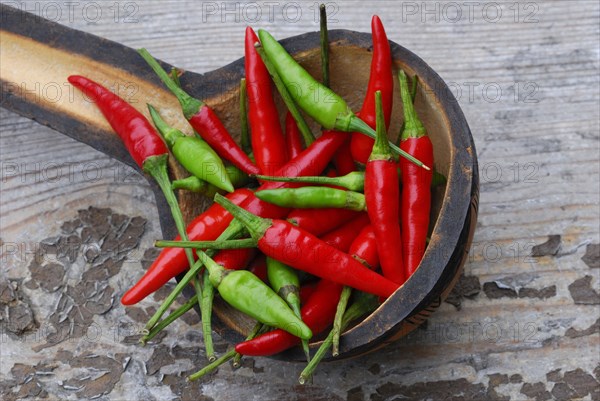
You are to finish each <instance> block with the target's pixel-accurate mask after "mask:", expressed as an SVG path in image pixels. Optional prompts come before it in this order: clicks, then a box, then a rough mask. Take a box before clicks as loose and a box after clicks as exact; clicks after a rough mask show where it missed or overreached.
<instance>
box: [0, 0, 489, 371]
mask: <svg viewBox="0 0 600 401" xmlns="http://www.w3.org/2000/svg"><path fill="white" fill-rule="evenodd" d="M0 15H1V16H2V24H1V27H0V43H1V45H0V59H1V60H2V62H1V63H0V81H1V91H0V95H1V97H0V99H1V103H0V105H1V106H2V107H4V108H7V109H9V110H11V111H14V112H16V113H19V114H21V115H23V116H25V117H28V118H31V119H33V120H35V121H37V122H39V123H41V124H43V125H47V126H49V127H51V128H53V129H55V130H57V131H59V132H62V133H64V134H66V135H68V136H70V137H72V138H75V139H77V140H78V141H81V142H84V143H86V144H88V145H90V146H92V147H94V148H95V149H97V150H99V151H101V152H104V153H106V154H108V155H110V156H111V157H113V158H115V159H117V160H120V161H122V162H124V163H126V164H129V165H131V166H134V167H136V165H135V164H134V162H133V160H132V159H131V157H130V156H129V154H128V153H127V150H126V149H125V148H124V146H123V145H122V143H121V141H120V139H119V137H118V136H117V135H116V134H115V133H114V132H113V131H112V129H111V128H110V126H109V125H108V123H107V122H106V121H105V120H104V118H103V116H102V115H101V114H100V112H99V111H97V109H96V108H95V106H94V105H93V104H92V103H90V102H88V101H87V100H85V99H84V97H83V96H82V95H81V93H79V91H77V90H75V89H74V88H73V87H72V86H71V85H70V84H69V83H68V82H67V77H68V76H69V75H71V74H80V75H84V76H87V77H89V78H92V79H94V80H95V81H98V82H99V83H101V84H103V85H105V86H107V87H109V88H111V89H112V90H114V91H115V92H117V93H118V94H119V95H120V96H121V97H124V98H125V99H126V100H128V101H129V102H130V103H132V104H134V105H135V107H136V108H138V109H139V110H140V111H141V112H142V113H144V114H145V115H148V112H147V109H146V103H152V104H154V105H156V106H159V107H160V110H161V114H163V115H164V116H165V119H166V120H167V122H169V123H170V124H172V125H174V126H176V127H178V128H180V129H182V130H184V131H187V132H190V133H191V130H190V128H189V127H188V125H187V122H186V121H185V120H184V119H183V116H182V114H181V110H180V107H179V103H178V102H177V100H176V99H175V97H174V96H172V95H171V94H170V93H169V92H168V91H167V89H166V88H164V86H163V85H162V84H161V83H160V81H159V80H158V78H156V77H155V76H154V73H153V72H152V71H151V69H150V68H149V67H148V66H147V65H146V63H145V61H144V60H143V59H142V58H141V57H140V56H139V55H138V54H137V52H136V51H135V50H133V49H130V48H128V47H125V46H123V45H120V44H118V43H115V42H111V41H109V40H106V39H102V38H99V37H97V36H94V35H90V34H87V33H84V32H80V31H76V30H73V29H70V28H67V27H64V26H61V25H59V24H56V23H53V22H50V21H47V20H44V19H42V18H39V17H37V16H34V15H32V14H28V13H25V12H22V11H19V10H16V9H14V8H11V7H8V6H6V5H0ZM329 39H330V43H331V77H332V82H331V84H332V87H333V88H334V90H335V91H336V92H337V93H339V94H340V95H342V96H343V97H344V98H345V99H346V100H347V101H348V102H349V104H350V106H351V107H353V108H354V109H358V107H359V105H360V104H361V102H362V98H363V96H364V90H365V88H366V87H367V82H368V76H369V67H370V63H371V53H370V50H369V49H370V47H371V35H369V34H364V33H358V32H353V31H346V30H332V31H330V33H329ZM281 43H282V44H283V45H284V47H285V48H286V49H287V50H288V51H289V52H290V53H291V54H292V55H294V57H295V58H296V59H297V60H298V61H299V62H300V63H301V64H302V65H303V66H304V67H305V68H307V70H308V71H309V72H311V73H312V74H313V75H314V76H317V77H318V76H320V72H319V71H320V53H319V34H318V32H314V33H307V34H303V35H299V36H295V37H292V38H288V39H285V40H283V41H282V42H281ZM391 47H392V53H393V58H394V62H395V67H396V68H402V69H404V70H405V71H406V72H407V74H408V75H409V76H413V75H415V74H416V75H418V76H419V82H420V87H419V91H418V94H417V99H416V108H417V112H418V113H419V115H420V116H421V118H422V120H423V121H424V124H425V126H426V128H427V131H428V132H429V133H430V136H431V139H432V141H433V144H434V149H435V160H436V165H435V167H436V169H437V171H439V172H440V173H442V174H443V175H445V176H446V177H447V185H446V187H445V188H442V189H441V190H439V191H438V192H437V193H434V197H433V210H432V222H434V226H433V232H432V235H431V241H430V243H429V246H428V248H427V251H426V253H425V256H424V259H423V261H422V263H421V266H420V267H419V269H418V270H417V272H416V273H415V274H414V275H413V276H412V277H411V278H410V279H409V280H408V281H407V282H406V283H405V284H404V285H403V287H402V288H401V289H400V290H399V291H397V292H396V293H395V294H394V295H393V296H392V297H390V298H389V299H388V300H387V301H386V302H385V303H384V304H382V305H381V306H380V308H379V309H378V310H377V311H376V312H374V313H373V314H371V315H370V316H369V317H367V318H365V319H364V320H363V321H362V322H360V323H359V324H357V325H356V326H355V327H353V328H352V329H350V330H348V331H346V332H345V333H344V334H343V336H342V338H341V343H340V357H342V358H343V357H349V356H355V355H359V354H362V353H365V352H370V351H373V350H375V349H377V348H380V347H382V346H384V345H385V344H387V343H390V342H392V341H394V340H396V339H397V338H399V337H401V336H402V335H405V334H406V333H408V332H409V331H411V330H412V329H414V328H416V327H417V326H418V325H419V324H421V323H422V322H423V321H424V320H425V319H426V318H427V317H428V316H429V315H430V314H431V312H432V311H433V310H434V309H436V308H437V307H438V306H439V305H440V304H441V302H442V300H443V299H444V298H445V297H446V295H447V294H448V293H449V292H450V290H451V288H452V287H453V285H454V283H455V282H456V280H457V278H458V276H459V273H460V270H461V268H462V265H463V264H464V262H465V260H466V257H467V255H468V249H469V246H470V243H471V239H472V235H473V232H474V228H475V222H476V217H477V201H478V175H477V159H476V155H475V147H474V145H473V139H472V137H471V133H470V131H469V127H468V125H467V122H466V120H465V118H464V115H463V113H462V111H461V110H460V107H459V106H458V102H457V101H456V99H454V97H453V96H452V93H451V91H450V90H449V89H448V87H447V86H446V84H445V83H444V81H443V80H442V79H441V78H440V77H439V76H438V75H437V74H436V73H435V71H433V70H432V69H431V68H430V67H429V66H428V65H427V64H426V63H425V62H423V61H422V60H421V59H420V58H419V57H417V56H416V55H415V54H413V53H411V52H410V51H408V50H407V49H405V48H403V47H401V46H399V45H397V44H395V43H393V42H392V43H391ZM163 67H164V68H165V69H167V70H169V69H170V66H169V65H167V64H165V63H163ZM243 75H244V60H243V59H240V60H237V61H235V62H233V63H231V64H229V65H227V66H225V67H222V68H220V69H218V70H215V71H212V72H209V73H206V74H202V75H200V74H196V73H193V72H185V73H184V74H183V75H182V76H181V83H182V86H183V88H184V89H185V90H186V91H187V92H188V93H189V94H191V95H192V96H194V97H197V98H199V99H201V100H203V101H205V102H206V103H207V104H208V105H210V106H211V107H212V108H214V109H215V111H216V112H217V114H218V115H219V116H220V118H221V119H222V121H223V123H224V124H225V126H226V127H227V128H228V129H229V130H230V132H232V133H233V134H234V135H235V133H237V132H238V131H239V116H238V113H237V110H238V95H239V92H238V86H239V80H240V78H242V77H243ZM397 92H398V94H397V97H396V98H395V99H394V103H395V105H396V107H395V108H394V113H393V115H392V121H393V123H392V126H391V128H390V130H389V132H391V133H392V134H394V135H395V133H397V132H398V129H399V126H400V124H401V122H402V109H401V106H400V105H401V102H400V98H399V91H397ZM279 106H280V107H281V108H280V110H281V111H282V115H283V106H282V105H279ZM314 131H315V132H317V131H316V130H314ZM170 167H171V173H172V175H173V177H174V178H181V177H184V176H185V175H186V174H184V172H183V171H182V170H181V169H180V167H178V166H177V165H176V164H175V163H173V164H172V165H171V166H170ZM136 168H137V167H136ZM151 185H152V187H153V190H154V191H155V194H156V195H157V196H156V203H157V206H158V211H159V216H160V223H161V228H162V232H163V236H164V237H165V238H172V237H174V235H175V227H174V224H173V221H172V219H171V217H170V212H169V208H168V207H167V205H166V203H165V202H164V200H163V196H162V194H161V193H160V191H159V190H158V188H157V187H156V185H154V183H153V182H151ZM205 202H206V201H205V200H203V199H202V198H201V197H199V196H198V195H194V194H187V193H185V194H182V196H181V197H180V205H181V208H182V212H183V214H184V218H185V219H186V220H187V221H190V220H191V219H192V218H193V217H195V216H196V215H197V214H198V213H199V212H201V210H202V209H203V208H204V205H205ZM132 284H133V283H132ZM215 314H216V316H217V317H218V321H216V322H215V329H216V330H217V331H219V333H220V334H221V335H223V336H224V337H225V338H227V339H229V340H230V341H232V342H233V341H239V340H241V339H242V333H245V332H247V331H248V330H250V328H251V327H252V324H253V322H251V321H250V320H249V319H248V318H246V317H244V316H242V315H240V314H239V313H236V312H235V311H233V310H231V308H229V307H228V306H227V305H224V304H223V303H219V302H217V303H216V304H215ZM312 346H313V347H315V346H318V342H317V343H315V344H312ZM283 357H284V358H286V359H296V360H302V359H303V355H302V352H301V351H299V350H291V351H290V352H288V353H286V354H284V355H283Z"/></svg>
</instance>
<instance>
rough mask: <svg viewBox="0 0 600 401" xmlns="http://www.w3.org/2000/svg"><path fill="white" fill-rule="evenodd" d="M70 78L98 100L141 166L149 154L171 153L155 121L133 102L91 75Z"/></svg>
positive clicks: (90, 96) (112, 125)
mask: <svg viewBox="0 0 600 401" xmlns="http://www.w3.org/2000/svg"><path fill="white" fill-rule="evenodd" d="M68 79H69V82H70V83H71V84H72V85H73V86H75V87H76V88H78V89H79V90H81V91H82V92H83V93H85V94H86V95H87V96H88V97H89V98H91V99H92V100H93V101H94V102H95V103H96V106H97V107H98V108H99V109H100V111H101V112H102V114H103V115H104V117H105V118H106V120H107V121H108V122H109V124H110V126H111V127H112V128H113V129H114V130H115V131H116V133H117V134H118V135H119V137H120V138H121V140H122V141H123V143H124V144H125V147H126V148H127V150H128V151H129V154H130V155H131V157H133V159H134V160H135V162H136V163H137V165H138V166H140V168H142V169H143V167H144V162H145V161H146V159H147V158H148V157H151V156H159V155H166V154H168V153H169V150H168V149H167V146H166V145H165V143H164V142H163V140H162V139H161V137H160V136H159V135H158V133H157V132H156V130H155V129H154V127H153V126H152V124H150V122H149V121H148V120H147V119H146V117H144V115H143V114H142V113H140V112H139V111H138V110H137V109H135V108H134V107H133V106H132V105H130V104H129V103H127V102H126V101H125V100H123V99H121V98H120V97H119V96H117V95H115V94H114V93H112V92H111V91H109V90H108V89H106V88H105V87H103V86H102V85H100V84H98V83H96V82H94V81H92V80H91V79H88V78H85V77H82V76H80V75H71V76H70V77H69V78H68Z"/></svg>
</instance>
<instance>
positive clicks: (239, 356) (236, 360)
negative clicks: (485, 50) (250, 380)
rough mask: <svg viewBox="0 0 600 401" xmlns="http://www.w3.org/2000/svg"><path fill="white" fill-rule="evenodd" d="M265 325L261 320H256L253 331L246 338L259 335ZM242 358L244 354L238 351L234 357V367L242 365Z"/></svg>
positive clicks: (249, 338) (250, 338)
mask: <svg viewBox="0 0 600 401" xmlns="http://www.w3.org/2000/svg"><path fill="white" fill-rule="evenodd" d="M264 327H265V325H264V324H262V323H261V322H256V324H255V325H254V327H253V328H252V331H250V334H248V335H247V336H246V340H252V339H253V338H254V337H256V336H257V335H259V334H260V333H261V332H262V330H263V328H264ZM240 359H242V354H240V353H237V352H236V354H235V356H234V357H233V367H234V368H236V369H237V368H239V367H240Z"/></svg>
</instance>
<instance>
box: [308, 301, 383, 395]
mask: <svg viewBox="0 0 600 401" xmlns="http://www.w3.org/2000/svg"><path fill="white" fill-rule="evenodd" d="M377 306H379V303H378V301H377V297H375V296H373V295H371V294H367V293H364V292H359V293H358V294H357V296H356V299H355V300H354V302H353V303H352V305H351V306H350V307H349V308H348V309H347V310H346V313H344V318H343V319H342V330H345V329H346V328H347V327H348V325H350V323H352V322H353V321H354V320H356V319H358V318H359V317H361V316H363V315H365V314H367V313H369V312H372V311H374V310H375V309H376V308H377ZM332 343H333V331H331V332H330V333H329V335H328V336H327V338H325V340H323V343H321V346H320V347H319V349H318V350H317V352H316V353H315V354H314V355H313V358H312V360H311V361H310V362H309V363H308V365H306V367H305V368H304V370H303V371H302V373H300V377H299V378H298V382H299V383H300V384H305V383H306V382H307V381H308V380H310V378H311V377H312V375H313V372H314V371H315V369H316V368H317V365H318V364H319V362H321V360H323V358H324V357H325V354H326V353H327V351H328V350H329V348H330V347H331V345H332Z"/></svg>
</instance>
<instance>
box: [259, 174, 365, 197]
mask: <svg viewBox="0 0 600 401" xmlns="http://www.w3.org/2000/svg"><path fill="white" fill-rule="evenodd" d="M254 177H255V178H256V179H258V180H261V181H276V182H301V183H307V184H319V185H331V186H336V187H342V188H346V189H347V190H350V191H356V192H362V191H363V190H364V188H365V173H364V172H362V171H353V172H351V173H348V174H346V175H343V176H340V177H327V176H302V177H272V176H268V175H256V176H254Z"/></svg>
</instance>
